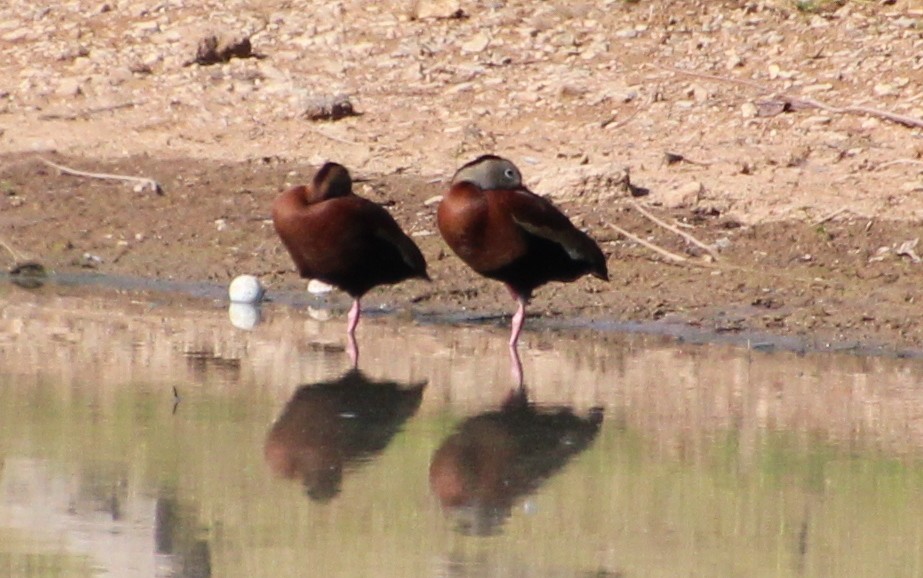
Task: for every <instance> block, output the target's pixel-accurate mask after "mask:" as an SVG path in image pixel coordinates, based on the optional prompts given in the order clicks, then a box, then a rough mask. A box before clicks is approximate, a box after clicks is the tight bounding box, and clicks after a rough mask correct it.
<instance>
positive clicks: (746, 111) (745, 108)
mask: <svg viewBox="0 0 923 578" xmlns="http://www.w3.org/2000/svg"><path fill="white" fill-rule="evenodd" d="M757 112H758V111H757V108H756V105H755V104H753V103H752V102H745V103H743V104H742V105H740V115H741V116H742V117H744V118H754V117H755V116H756V113H757Z"/></svg>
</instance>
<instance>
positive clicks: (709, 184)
mask: <svg viewBox="0 0 923 578" xmlns="http://www.w3.org/2000/svg"><path fill="white" fill-rule="evenodd" d="M149 4H150V3H147V2H131V1H124V2H123V1H114V2H107V3H100V2H97V1H94V2H90V1H84V0H74V1H71V2H68V3H64V4H60V5H59V4H58V3H35V2H32V1H31V0H29V1H25V0H12V2H10V3H8V4H7V5H6V6H5V7H0V50H2V51H3V53H4V55H9V57H8V58H5V59H4V60H3V62H0V236H2V239H3V240H4V241H5V243H7V244H8V245H10V246H11V248H12V249H13V250H14V251H16V253H17V255H16V256H15V259H14V257H13V256H10V257H9V263H10V264H12V263H13V261H14V260H16V259H19V260H22V259H25V258H32V259H36V260H38V261H41V262H42V263H43V264H45V265H46V266H47V267H49V268H50V269H53V270H55V271H74V270H82V269H91V270H94V271H97V272H103V273H113V274H126V275H137V276H145V277H157V278H166V279H181V280H215V281H219V282H226V281H228V280H230V279H231V278H232V277H234V276H235V275H238V274H240V273H255V274H258V275H260V276H262V277H263V279H264V281H265V282H266V283H267V284H268V285H269V286H270V289H271V290H282V289H285V290H294V289H300V288H302V287H303V286H304V282H303V281H302V280H300V279H298V278H297V275H296V274H295V273H294V271H293V269H292V266H291V263H290V261H289V259H288V256H287V255H286V254H285V252H284V250H283V249H282V247H281V245H280V243H279V242H278V240H277V239H276V238H275V235H274V233H273V231H272V225H271V223H270V222H269V220H268V216H269V206H270V204H271V202H272V200H273V198H274V197H275V196H276V195H278V194H279V192H281V191H282V190H284V189H285V188H286V187H289V186H291V185H294V184H299V183H303V182H305V181H307V180H308V179H309V178H310V176H311V174H312V172H313V170H314V169H315V168H316V166H317V165H318V164H319V163H320V162H322V161H323V160H326V159H333V160H338V161H340V162H342V163H344V164H346V165H347V166H349V167H350V168H351V169H352V170H353V172H354V173H355V174H358V175H361V176H364V177H368V178H369V179H370V181H369V182H367V183H364V184H362V185H360V186H359V192H360V193H361V194H363V195H365V196H367V197H369V198H370V199H372V200H374V201H377V202H379V203H382V204H384V205H385V206H387V207H388V209H389V210H390V211H392V213H393V214H394V215H395V217H396V218H397V220H398V221H399V222H400V223H401V224H402V225H403V226H404V228H405V229H406V230H407V231H408V232H409V233H410V234H411V235H413V236H414V238H415V239H416V240H417V242H418V243H419V244H420V246H421V249H422V250H423V252H424V255H425V256H426V258H427V260H428V262H429V264H430V271H431V274H432V277H433V279H434V282H433V283H431V284H426V283H422V282H416V281H414V282H409V283H405V284H403V285H400V286H398V287H393V288H385V289H381V290H376V291H375V292H373V293H372V294H370V295H369V299H368V301H369V303H373V304H374V303H384V304H388V305H389V306H391V307H394V308H397V309H410V308H412V309H414V310H420V311H453V310H462V309H464V310H466V311H473V312H477V313H485V314H495V313H504V312H508V311H510V310H511V309H512V303H511V302H510V301H509V299H508V296H507V295H506V292H505V290H504V289H503V288H502V287H501V286H499V285H498V284H496V283H492V282H488V281H485V280H483V279H480V278H478V277H477V276H476V275H474V274H473V273H472V272H470V271H469V270H467V269H466V268H465V267H464V266H463V265H462V264H461V262H460V261H459V260H458V259H457V258H455V257H454V255H452V254H451V253H450V251H449V250H448V249H447V247H446V246H445V244H444V243H443V242H442V241H441V239H440V238H439V236H438V234H437V233H436V231H435V222H434V213H435V209H436V202H435V197H436V196H437V195H439V194H440V193H441V192H442V191H443V190H444V187H445V181H446V179H447V178H448V177H450V176H451V174H452V172H454V170H455V168H456V167H457V166H458V165H459V164H461V163H463V162H465V161H467V160H470V159H471V158H473V157H474V156H476V155H478V154H481V153H484V152H495V153H498V154H502V155H504V156H507V157H509V158H511V159H512V160H514V161H515V162H516V163H517V164H518V165H519V166H520V168H521V169H522V171H523V173H524V175H525V179H526V182H527V184H528V185H529V186H531V187H532V188H533V190H535V191H536V192H538V193H540V194H544V195H548V196H549V197H551V198H552V199H553V200H555V202H556V203H558V204H559V206H560V207H561V208H562V210H564V211H565V212H566V213H567V214H568V215H569V216H570V217H571V218H572V219H573V220H574V221H575V222H576V223H577V224H578V225H579V226H581V227H583V228H585V229H586V230H588V231H589V232H590V233H591V234H592V235H593V236H594V237H595V238H596V239H598V240H599V242H600V244H601V246H602V247H603V250H604V252H605V253H606V254H607V257H608V259H609V268H610V272H611V274H612V281H611V282H610V283H608V284H605V283H601V282H598V281H596V280H588V279H584V280H581V281H579V282H576V283H573V284H569V285H550V286H547V287H545V288H543V289H541V290H540V291H539V292H538V294H537V296H536V299H535V301H534V305H533V307H532V311H533V312H534V313H535V314H536V315H538V314H542V315H545V316H566V317H580V318H588V319H607V320H617V321H642V322H643V321H655V320H656V321H658V322H660V323H664V322H676V323H680V324H689V325H691V326H694V327H698V328H703V329H713V330H715V331H718V332H746V331H756V332H768V333H774V334H780V335H799V336H805V337H811V338H812V339H829V340H831V341H837V342H851V341H862V342H873V343H883V344H889V345H893V346H897V347H917V346H920V345H921V344H923V310H921V308H920V307H919V306H918V305H917V303H916V298H917V296H918V293H919V287H920V285H921V281H923V265H921V263H920V259H919V257H918V255H917V249H916V242H917V239H918V238H919V236H920V225H919V221H920V216H921V215H923V160H921V155H923V138H921V137H923V130H921V128H920V126H923V121H921V120H920V119H923V34H921V26H923V4H921V3H920V2H913V1H896V2H894V1H888V2H874V3H871V2H863V3H858V2H816V3H802V5H807V4H810V7H811V9H810V10H807V9H797V8H796V7H795V6H794V5H793V3H789V2H782V1H777V2H774V1H769V0H766V1H754V2H710V1H709V2H679V1H675V2H669V1H662V2H624V1H609V2H563V1H560V2H559V1H549V2H543V3H541V4H540V5H538V6H536V4H535V3H531V2H525V1H521V2H520V1H509V2H502V1H500V2H460V3H455V2H445V1H440V2H427V1H422V0H421V1H420V2H418V3H413V2H401V3H399V2H382V3H375V4H374V6H371V5H369V4H370V3H366V2H359V1H355V2H350V1H344V2H336V3H317V4H316V5H315V4H309V5H305V6H299V7H297V8H296V7H293V6H292V4H291V3H290V2H283V1H264V2H260V1H256V0H253V1H239V2H231V3H228V2H224V3H220V4H219V3H217V2H210V1H206V2H184V1H183V0H173V1H168V2H161V3H159V4H158V5H157V6H155V7H153V8H152V7H150V6H149ZM210 34H214V35H215V37H216V38H217V39H218V40H219V47H220V45H221V42H223V40H222V39H225V38H229V39H231V40H234V39H237V41H240V40H241V39H247V40H249V42H250V47H251V51H250V54H248V53H247V52H246V50H244V51H243V53H242V56H245V57H242V58H232V59H230V60H229V61H227V62H219V63H214V64H201V63H196V62H194V60H195V59H196V56H197V52H196V49H197V46H200V45H201V42H202V39H203V38H206V37H208V36H209V35H210ZM238 44H239V43H238ZM200 55H201V51H200ZM337 95H346V97H347V98H348V99H349V100H350V102H351V103H352V105H353V107H354V109H355V110H356V111H357V112H358V113H360V114H358V115H355V116H347V117H345V118H342V119H338V120H312V118H311V117H312V116H317V115H318V111H319V110H320V109H321V108H323V107H322V106H321V105H322V104H323V103H324V102H327V101H329V100H330V99H331V98H333V97H336V96H337ZM320 112H321V113H322V112H323V111H320ZM666 153H672V154H673V155H678V156H679V157H681V158H683V159H684V160H681V161H679V162H669V161H670V160H676V158H677V156H673V157H672V158H671V159H668V158H667V154H666ZM40 158H44V159H47V160H51V161H53V162H56V163H60V164H63V165H66V166H69V167H73V168H77V169H80V170H84V171H93V172H105V173H117V174H124V175H135V176H145V177H150V178H153V179H156V181H157V182H158V183H160V185H161V186H162V187H163V192H164V194H163V195H158V194H155V193H154V192H152V191H151V190H149V189H145V188H143V187H135V186H134V184H132V183H124V182H118V181H109V180H98V179H90V178H83V177H76V176H69V175H63V174H61V173H60V171H58V170H57V169H54V168H52V167H50V166H48V165H47V164H45V163H43V162H42V161H41V160H39V159H40ZM626 174H628V175H630V179H631V182H632V184H633V185H634V187H635V189H634V190H633V192H632V191H629V190H628V188H627V187H626V186H625V178H626ZM635 203H637V204H639V205H640V206H641V207H643V208H646V210H648V211H651V212H652V213H653V214H654V215H656V216H658V217H659V218H661V219H663V220H664V221H666V222H667V223H669V224H672V225H674V226H676V227H678V228H679V229H680V230H682V231H683V232H685V233H687V234H690V235H693V236H694V237H695V238H697V239H699V240H700V241H702V242H703V243H704V244H706V245H708V246H709V248H710V249H711V250H713V251H714V252H715V253H716V254H717V259H715V258H714V257H711V256H710V255H709V254H708V252H707V251H706V250H704V249H701V248H699V247H697V246H695V245H693V244H691V243H689V242H687V241H685V240H684V239H683V238H682V237H680V236H679V235H677V234H675V233H673V232H670V231H668V230H666V229H665V228H663V227H661V226H659V225H656V224H654V223H653V222H652V221H651V220H650V219H648V218H647V217H645V216H643V215H642V214H641V213H640V212H639V211H638V210H637V209H636V208H635ZM612 224H615V225H617V226H618V227H621V228H623V229H626V230H628V231H631V232H632V233H634V234H635V235H637V236H639V237H640V238H642V239H644V240H647V241H649V242H652V243H655V244H657V245H658V246H661V247H663V248H665V249H667V250H669V251H672V252H674V253H676V254H678V255H681V256H683V257H684V258H685V259H686V261H684V262H682V263H680V264H675V263H669V262H667V261H666V260H665V259H664V258H663V257H661V256H658V255H657V254H656V253H654V252H652V251H651V250H650V249H648V248H646V247H644V246H642V245H641V244H639V243H637V242H635V241H632V240H630V239H627V238H626V237H623V236H622V235H620V234H619V233H617V232H616V231H615V230H614V229H613V228H612V227H611V226H610V225H612ZM919 251H920V252H923V247H921V248H920V249H919Z"/></svg>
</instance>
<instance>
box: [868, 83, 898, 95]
mask: <svg viewBox="0 0 923 578" xmlns="http://www.w3.org/2000/svg"><path fill="white" fill-rule="evenodd" d="M872 91H873V92H874V93H875V94H876V95H877V96H893V95H895V94H897V88H896V87H895V86H894V85H893V84H888V83H886V82H882V83H879V84H876V85H875V86H874V87H873V88H872Z"/></svg>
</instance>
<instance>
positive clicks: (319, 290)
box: [308, 279, 333, 295]
mask: <svg viewBox="0 0 923 578" xmlns="http://www.w3.org/2000/svg"><path fill="white" fill-rule="evenodd" d="M331 291H333V285H328V284H327V283H324V282H323V281H321V280H319V279H311V280H310V281H308V293H310V294H311V295H323V294H324V293H330V292H331Z"/></svg>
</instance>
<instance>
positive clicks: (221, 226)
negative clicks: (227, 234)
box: [215, 219, 228, 232]
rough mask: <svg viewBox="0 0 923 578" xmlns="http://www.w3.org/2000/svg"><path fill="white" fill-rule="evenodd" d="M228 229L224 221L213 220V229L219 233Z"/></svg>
mask: <svg viewBox="0 0 923 578" xmlns="http://www.w3.org/2000/svg"><path fill="white" fill-rule="evenodd" d="M227 228H228V222H227V221H225V220H224V219H215V229H217V230H218V231H219V232H220V231H226V230H227Z"/></svg>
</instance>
